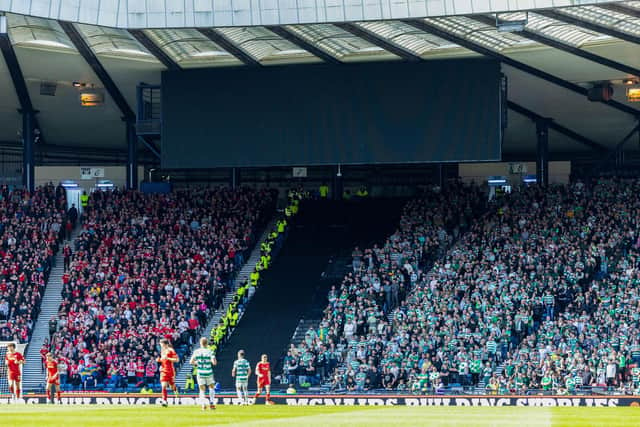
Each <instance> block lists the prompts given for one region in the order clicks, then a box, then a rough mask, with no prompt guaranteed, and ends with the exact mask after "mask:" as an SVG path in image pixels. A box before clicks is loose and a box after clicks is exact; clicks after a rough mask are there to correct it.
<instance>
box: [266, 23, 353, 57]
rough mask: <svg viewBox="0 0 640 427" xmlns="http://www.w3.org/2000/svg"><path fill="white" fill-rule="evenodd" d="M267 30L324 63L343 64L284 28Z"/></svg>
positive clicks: (276, 27) (273, 27)
mask: <svg viewBox="0 0 640 427" xmlns="http://www.w3.org/2000/svg"><path fill="white" fill-rule="evenodd" d="M267 29H268V30H269V31H271V32H272V33H274V34H276V35H277V36H280V37H282V38H283V39H285V40H288V41H290V42H291V43H293V44H295V45H296V46H298V47H299V48H300V49H304V50H306V51H307V52H309V53H311V54H313V55H315V56H317V57H318V58H320V59H322V60H323V61H324V62H326V63H328V64H334V65H340V64H342V62H341V61H340V60H338V59H337V58H336V57H335V56H332V55H329V54H328V53H327V52H325V51H324V50H322V49H320V48H319V47H317V46H314V45H313V44H311V43H309V42H308V41H306V40H305V39H303V38H302V37H300V36H298V35H297V34H295V33H293V32H291V31H289V30H288V29H287V28H285V27H283V26H272V27H267Z"/></svg>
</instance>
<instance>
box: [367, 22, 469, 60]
mask: <svg viewBox="0 0 640 427" xmlns="http://www.w3.org/2000/svg"><path fill="white" fill-rule="evenodd" d="M357 25H358V26H360V27H362V28H363V29H365V30H366V31H369V32H371V33H374V34H376V35H377V36H380V37H382V38H384V39H386V40H388V41H389V42H390V43H393V44H396V45H398V46H400V47H403V48H405V49H407V50H410V51H412V52H415V54H416V55H418V56H421V57H425V58H428V57H430V56H438V55H444V54H446V55H456V54H462V55H469V54H472V52H471V51H469V50H467V49H465V48H463V47H460V46H458V45H457V44H455V43H451V42H449V41H447V40H444V39H441V38H440V37H437V36H434V35H432V34H429V33H425V32H424V31H420V30H418V29H417V28H414V27H412V26H411V25H408V24H405V23H404V22H402V21H372V22H359V23H358V24H357Z"/></svg>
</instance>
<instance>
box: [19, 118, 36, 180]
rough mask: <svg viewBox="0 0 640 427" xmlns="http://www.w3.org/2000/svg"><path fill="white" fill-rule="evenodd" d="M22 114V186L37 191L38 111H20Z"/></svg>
mask: <svg viewBox="0 0 640 427" xmlns="http://www.w3.org/2000/svg"><path fill="white" fill-rule="evenodd" d="M20 113H21V114H22V145H23V146H22V184H23V185H24V188H25V189H26V190H27V191H29V192H33V191H34V190H35V164H34V162H35V156H34V152H35V128H34V126H35V122H36V120H35V117H36V111H33V110H29V111H24V110H20Z"/></svg>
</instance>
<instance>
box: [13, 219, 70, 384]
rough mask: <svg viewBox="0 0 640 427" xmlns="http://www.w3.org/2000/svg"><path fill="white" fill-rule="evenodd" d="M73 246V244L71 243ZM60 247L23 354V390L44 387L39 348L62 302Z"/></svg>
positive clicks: (62, 262) (62, 260)
mask: <svg viewBox="0 0 640 427" xmlns="http://www.w3.org/2000/svg"><path fill="white" fill-rule="evenodd" d="M81 230H82V228H81V227H77V228H76V229H75V230H74V231H73V233H72V234H71V241H72V242H73V241H75V239H76V237H77V236H78V234H79V233H80V231H81ZM71 246H73V245H71ZM62 247H63V245H60V249H59V250H58V253H57V254H56V256H55V265H54V267H53V268H52V269H51V273H50V274H49V281H48V282H47V287H46V288H45V290H44V296H43V298H42V302H41V305H40V314H39V315H38V319H37V320H36V324H35V327H34V328H33V333H32V335H31V341H29V345H28V346H27V351H26V354H25V364H24V368H23V371H22V377H23V379H22V389H23V391H32V390H40V389H43V388H44V381H45V375H44V374H43V373H42V363H41V356H40V349H41V348H42V344H43V343H44V340H45V339H47V338H49V320H51V318H52V317H57V315H58V310H59V309H60V303H61V302H62V286H63V285H62V275H63V274H64V256H63V255H62Z"/></svg>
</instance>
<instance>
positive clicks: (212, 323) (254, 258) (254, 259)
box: [176, 218, 276, 387]
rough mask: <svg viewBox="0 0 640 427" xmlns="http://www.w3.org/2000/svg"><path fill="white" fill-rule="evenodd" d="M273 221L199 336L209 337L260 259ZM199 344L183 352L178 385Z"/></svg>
mask: <svg viewBox="0 0 640 427" xmlns="http://www.w3.org/2000/svg"><path fill="white" fill-rule="evenodd" d="M275 223H276V220H275V218H274V219H272V220H271V221H270V222H269V223H268V224H267V226H266V227H265V229H264V232H263V233H262V235H261V236H260V240H258V242H257V243H256V245H255V247H254V249H253V251H251V255H249V259H248V260H247V261H246V262H245V263H244V265H243V266H242V268H241V269H240V272H239V273H238V276H237V277H236V280H235V281H234V282H233V288H232V289H231V290H230V291H229V292H227V294H226V295H225V296H224V299H223V302H222V307H220V309H218V310H217V311H216V312H215V313H214V314H213V316H212V317H211V319H209V322H208V323H207V326H206V327H205V329H204V331H203V332H202V335H201V336H203V337H209V336H210V335H211V330H212V329H213V328H215V327H216V326H217V325H218V323H219V322H220V319H221V318H222V316H223V315H224V314H225V313H226V312H227V308H228V307H229V304H231V303H232V302H233V297H234V296H235V295H236V289H238V286H239V285H240V284H244V283H245V282H246V281H247V280H248V279H249V275H250V274H251V272H253V269H254V268H255V266H256V264H257V263H258V261H259V260H260V245H261V243H262V242H264V241H265V240H267V238H268V237H269V233H271V231H272V230H273V227H274V226H275ZM242 314H243V313H240V316H242ZM238 320H239V319H238ZM232 333H233V331H231V332H230V334H232ZM199 346H200V344H199V343H198V342H196V343H195V344H194V345H193V346H192V348H191V349H189V351H188V352H187V353H186V354H185V359H184V360H183V361H182V362H183V363H182V365H181V366H180V369H179V370H178V374H177V376H176V384H177V385H178V386H179V387H184V384H185V381H186V380H187V375H188V374H189V372H191V369H192V367H191V365H189V363H188V361H189V359H190V358H191V354H192V353H193V351H194V350H195V349H196V348H198V347H199Z"/></svg>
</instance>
